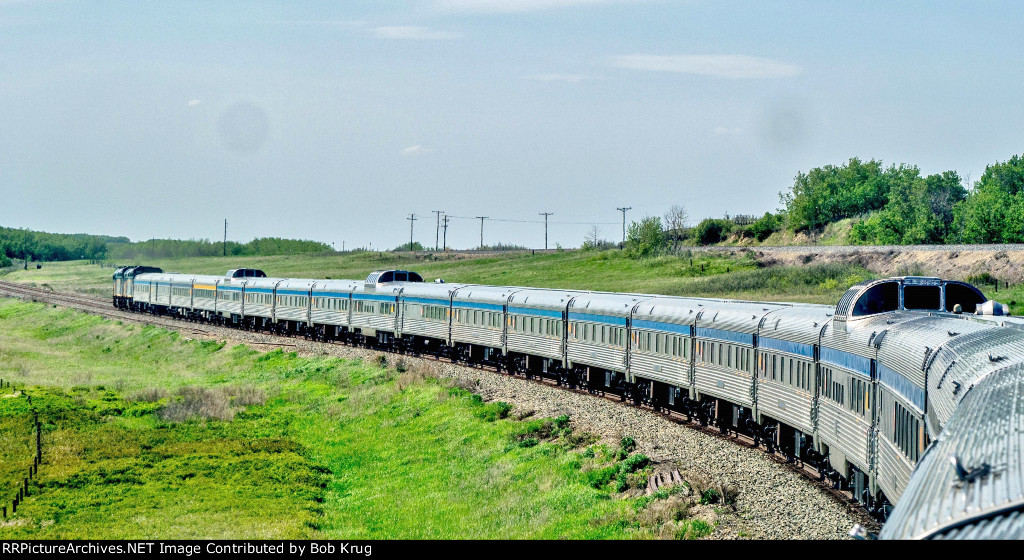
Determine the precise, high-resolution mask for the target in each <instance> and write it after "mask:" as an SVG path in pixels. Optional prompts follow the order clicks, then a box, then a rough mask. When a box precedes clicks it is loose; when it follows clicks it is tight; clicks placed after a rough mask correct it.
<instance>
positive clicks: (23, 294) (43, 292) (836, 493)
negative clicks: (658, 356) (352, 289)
mask: <svg viewBox="0 0 1024 560" xmlns="http://www.w3.org/2000/svg"><path fill="white" fill-rule="evenodd" d="M0 296H7V297H17V298H22V299H31V300H32V301H37V302H44V303H50V304H55V305H60V306H63V307H68V308H72V309H78V310H80V311H85V312H87V313H91V314H94V315H99V316H102V317H105V318H108V319H115V320H119V321H130V322H133V323H140V324H147V325H154V326H160V327H165V328H168V329H174V330H177V331H179V332H188V333H190V334H197V335H204V336H209V337H214V338H219V337H225V338H226V337H233V338H236V339H241V340H240V342H242V343H245V344H259V345H269V346H281V347H296V346H297V345H295V344H289V343H287V342H283V341H284V340H291V339H295V338H300V337H297V336H286V335H278V334H271V333H266V332H253V331H245V330H239V329H232V328H228V327H221V326H217V325H209V327H210V328H209V329H199V328H196V327H192V326H189V325H191V324H192V323H189V322H186V321H183V320H181V319H172V318H169V317H165V316H159V315H145V314H142V313H134V312H129V311H123V310H119V309H116V308H114V307H113V306H112V304H111V302H110V301H109V300H105V299H102V298H98V297H95V296H88V295H84V294H74V293H63V292H56V291H53V290H50V289H45V288H39V287H35V286H28V285H25V284H17V283H12V282H2V281H0ZM204 326H206V325H204ZM222 329H223V330H222ZM246 335H250V336H246ZM252 335H259V336H263V337H270V338H276V339H282V340H281V341H270V342H267V341H258V340H250V339H251V338H254V336H252ZM302 338H303V339H304V340H307V341H308V342H309V343H310V344H322V345H331V346H342V347H349V348H353V347H354V348H365V349H366V350H368V351H374V352H388V353H392V354H398V353H397V352H393V351H391V350H387V349H383V348H376V347H370V346H366V347H363V346H353V345H350V344H346V343H344V342H321V341H314V340H308V339H305V338H304V337H302ZM410 356H411V357H415V358H420V359H429V360H433V361H436V362H439V363H449V364H453V365H458V366H462V367H469V368H472V369H477V370H482V371H489V372H494V373H497V374H501V375H510V374H508V373H506V372H504V371H502V370H501V369H500V368H497V367H494V366H485V365H479V364H466V363H463V362H458V361H455V360H452V359H450V358H446V357H438V356H433V355H430V354H411V355H410ZM514 377H516V378H518V379H520V380H523V381H527V382H530V383H537V384H541V385H546V386H548V387H552V388H558V389H561V390H564V391H570V392H574V393H577V394H581V395H589V396H591V397H594V398H600V399H604V400H606V401H610V402H614V403H617V404H621V405H623V406H630V407H633V408H639V409H641V410H645V411H647V412H649V413H650V414H654V415H657V416H660V417H662V418H666V419H668V420H670V421H672V422H674V423H677V424H680V425H683V426H686V427H688V428H689V429H692V430H696V431H698V432H701V433H704V434H705V435H708V436H710V437H714V438H717V439H720V440H726V441H730V442H732V443H734V444H736V445H739V446H742V447H746V448H750V449H755V448H756V449H760V447H759V446H755V445H754V439H753V438H752V437H749V436H747V435H745V434H740V433H730V434H726V433H723V432H722V431H721V430H719V429H717V428H712V427H708V426H701V425H700V424H697V423H695V422H693V421H690V420H689V419H688V418H687V417H686V416H685V415H683V414H682V413H679V412H676V411H667V410H655V409H654V408H653V407H652V406H650V405H636V404H633V403H630V402H629V401H626V400H623V399H622V397H621V396H619V395H614V394H608V393H594V392H590V391H586V390H583V389H579V388H570V387H565V386H563V385H560V384H559V383H558V382H557V381H556V380H554V379H551V378H546V377H536V376H530V377H524V376H520V375H515V376H514ZM764 453H765V455H766V456H767V458H768V459H770V460H771V461H772V462H774V463H776V464H777V465H779V466H780V467H783V468H786V469H789V470H790V471H793V472H795V473H798V474H800V475H802V476H804V477H806V478H808V479H810V480H811V481H812V482H813V483H814V484H816V485H817V486H818V487H819V488H821V489H823V490H824V491H825V492H827V493H828V494H830V495H832V496H833V497H834V498H835V499H836V500H837V501H839V502H840V503H842V504H844V505H845V506H846V507H847V508H849V509H850V510H851V511H855V512H857V513H859V514H862V515H868V512H867V511H866V510H865V509H864V508H863V507H861V506H860V505H859V504H858V503H857V502H856V501H855V500H854V499H853V496H852V495H851V493H850V492H848V491H845V490H839V489H836V488H834V487H833V486H832V485H831V484H829V483H828V482H827V481H826V482H824V483H822V482H820V481H819V479H820V473H819V472H818V471H817V470H815V469H814V468H813V467H811V466H809V465H807V464H800V465H797V464H795V463H791V462H787V460H786V457H785V456H783V455H780V454H779V453H768V451H767V450H765V452H764Z"/></svg>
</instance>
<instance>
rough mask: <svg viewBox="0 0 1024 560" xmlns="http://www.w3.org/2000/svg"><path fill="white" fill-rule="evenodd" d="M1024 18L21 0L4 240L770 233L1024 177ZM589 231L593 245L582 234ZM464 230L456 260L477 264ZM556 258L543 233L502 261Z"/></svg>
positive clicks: (875, 5) (8, 32) (503, 0)
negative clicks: (659, 218) (736, 220)
mask: <svg viewBox="0 0 1024 560" xmlns="http://www.w3.org/2000/svg"><path fill="white" fill-rule="evenodd" d="M1022 11H1024V8H1022V6H1021V4H1020V3H1019V2H978V1H974V2H937V1H930V2H923V1H900V2H891V1H889V2H849V1H845V2H825V1H821V0H816V1H806V2H805V1H789V2H771V3H769V2H711V1H700V0H693V1H678V2H672V1H667V0H666V1H657V0H651V1H643V0H632V1H629V0H621V1H614V0H603V1H602V0H519V1H517V0H423V1H408V2H399V1H381V0H374V1H358V0H346V1H344V2H332V3H328V2H300V1H290V2H280V3H274V2H209V1H204V2H145V3H142V2H137V1H128V2H65V1H60V0H38V1H34V0H23V1H17V0H14V1H12V0H0V199H2V202H0V207H2V208H3V214H2V216H3V217H2V218H0V224H2V225H5V226H14V227H28V228H32V229H38V230H46V231H60V232H89V233H106V234H114V235H128V236H129V237H131V238H133V239H147V238H150V237H175V238H190V237H192V238H212V239H219V237H220V235H221V228H222V223H223V222H222V221H223V219H224V218H227V219H228V220H229V222H230V231H229V237H230V238H231V239H236V240H241V241H247V240H249V239H251V238H253V237H256V236H281V237H297V238H309V239H317V240H320V241H325V242H328V243H330V242H335V243H336V244H337V247H338V248H340V247H341V242H342V240H344V241H345V243H346V247H347V248H351V247H354V246H365V245H368V244H371V243H372V246H373V247H374V248H391V247H394V246H396V245H399V244H400V243H403V242H407V241H408V236H409V222H408V221H407V220H406V219H405V218H406V217H407V216H408V215H409V214H410V213H415V214H416V215H417V217H418V218H420V221H417V222H416V226H417V227H416V240H417V241H420V242H422V243H423V244H424V245H428V246H432V245H433V243H434V215H433V214H432V213H431V210H446V211H448V212H449V213H450V214H452V215H454V216H481V215H484V216H490V217H493V218H503V219H509V220H526V221H539V220H542V218H541V217H540V216H538V215H537V213H538V212H554V213H555V214H554V216H552V217H551V220H552V225H551V230H550V243H551V246H554V245H555V243H556V242H557V243H561V244H562V245H564V246H577V245H579V243H580V242H581V241H582V240H583V238H584V236H585V235H586V232H587V230H588V229H589V225H587V224H589V223H599V224H602V225H600V226H599V227H600V231H601V234H602V236H603V237H606V238H610V239H613V240H617V239H618V238H619V237H620V236H621V228H620V226H618V225H614V224H617V223H618V222H619V220H620V219H621V214H620V213H619V212H617V211H616V210H615V208H616V207H618V206H632V208H633V210H632V211H631V212H630V213H629V217H630V218H631V219H638V218H640V217H642V216H644V215H662V214H663V213H664V212H665V210H666V209H667V208H668V207H669V206H670V205H672V204H682V205H684V206H685V207H686V208H687V209H688V210H689V213H690V216H691V219H693V220H698V219H700V218H704V217H720V216H722V215H723V214H725V213H726V212H728V213H732V214H735V213H755V214H761V213H763V212H765V211H766V210H774V209H775V208H776V207H777V206H778V193H779V191H782V190H786V189H787V188H788V187H789V186H790V185H791V184H792V178H793V176H794V175H796V173H797V172H799V171H805V170H807V169H809V168H810V167H814V166H819V165H824V164H828V163H842V162H843V161H845V160H846V159H848V158H849V157H851V156H858V157H861V158H864V159H869V158H879V159H882V160H883V161H884V162H886V163H887V164H888V163H903V162H905V163H910V164H917V165H919V166H920V167H921V169H922V171H923V172H924V173H935V172H940V171H943V170H946V169H954V170H957V171H958V172H960V173H961V175H963V176H967V175H970V177H971V178H972V179H977V178H978V177H979V176H980V174H981V172H982V171H983V170H984V167H985V165H986V164H988V163H991V162H994V161H997V160H1006V159H1008V158H1009V157H1011V156H1012V155H1014V154H1018V153H1024V144H1022V142H1021V131H1022V130H1024V112H1022V111H1021V109H1020V99H1021V97H1022V93H1024V64H1022V62H1021V60H1022V53H1024V39H1022V33H1021V29H1022V25H1021V24H1022V23H1024V17H1022ZM560 222H578V223H572V224H568V223H560ZM479 223H480V222H479V220H464V219H456V220H453V222H452V226H451V229H450V230H449V244H450V245H453V246H455V247H470V246H474V245H476V244H477V243H478V242H479ZM499 241H501V242H505V243H516V244H522V245H529V246H535V247H537V246H542V245H543V226H542V225H540V224H531V223H520V222H496V221H494V222H492V221H488V222H487V223H486V225H485V242H486V243H488V244H491V243H496V242H499Z"/></svg>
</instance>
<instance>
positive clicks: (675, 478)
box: [672, 470, 683, 484]
mask: <svg viewBox="0 0 1024 560" xmlns="http://www.w3.org/2000/svg"><path fill="white" fill-rule="evenodd" d="M672 482H675V483H676V484H682V483H683V477H682V475H680V474H679V471H677V470H675V471H672Z"/></svg>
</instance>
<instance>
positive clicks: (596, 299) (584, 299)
mask: <svg viewBox="0 0 1024 560" xmlns="http://www.w3.org/2000/svg"><path fill="white" fill-rule="evenodd" d="M653 297H655V296H647V295H639V294H612V293H586V294H580V295H579V296H576V298H574V299H573V300H572V304H571V305H570V306H569V312H570V313H591V314H594V315H609V316H612V317H629V314H630V313H631V312H632V311H633V306H634V305H636V304H637V303H640V302H641V301H644V300H648V299H651V298H653Z"/></svg>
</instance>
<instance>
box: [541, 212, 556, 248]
mask: <svg viewBox="0 0 1024 560" xmlns="http://www.w3.org/2000/svg"><path fill="white" fill-rule="evenodd" d="M552 214H554V212H540V213H539V215H540V216H544V250H545V251H547V250H548V216H551V215H552Z"/></svg>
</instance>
